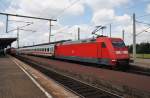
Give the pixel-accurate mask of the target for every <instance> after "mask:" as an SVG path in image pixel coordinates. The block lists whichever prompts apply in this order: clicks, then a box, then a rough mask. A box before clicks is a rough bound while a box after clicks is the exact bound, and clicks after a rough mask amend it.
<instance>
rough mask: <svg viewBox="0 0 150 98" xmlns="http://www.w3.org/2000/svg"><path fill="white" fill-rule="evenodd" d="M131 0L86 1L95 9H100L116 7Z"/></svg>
mask: <svg viewBox="0 0 150 98" xmlns="http://www.w3.org/2000/svg"><path fill="white" fill-rule="evenodd" d="M128 2H129V0H115V1H114V0H94V1H93V0H86V3H87V4H88V5H89V6H91V8H92V9H93V10H94V11H97V10H100V9H103V8H105V9H112V8H114V7H118V6H121V5H123V4H127V3H128Z"/></svg>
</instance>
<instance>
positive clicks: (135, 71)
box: [126, 66, 150, 76]
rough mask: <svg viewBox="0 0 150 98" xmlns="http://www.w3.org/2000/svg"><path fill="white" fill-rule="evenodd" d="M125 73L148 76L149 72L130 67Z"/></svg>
mask: <svg viewBox="0 0 150 98" xmlns="http://www.w3.org/2000/svg"><path fill="white" fill-rule="evenodd" d="M126 72H128V73H133V74H139V75H145V76H150V70H149V69H144V68H141V67H136V66H131V67H130V69H129V70H126Z"/></svg>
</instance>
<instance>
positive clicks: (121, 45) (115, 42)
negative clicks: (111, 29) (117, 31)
mask: <svg viewBox="0 0 150 98" xmlns="http://www.w3.org/2000/svg"><path fill="white" fill-rule="evenodd" d="M112 44H113V46H114V47H125V44H124V42H123V41H113V42H112Z"/></svg>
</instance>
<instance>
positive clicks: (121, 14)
mask: <svg viewBox="0 0 150 98" xmlns="http://www.w3.org/2000/svg"><path fill="white" fill-rule="evenodd" d="M0 12H4V13H11V14H19V15H27V16H35V17H44V18H52V19H57V21H56V22H52V25H53V26H52V35H53V36H51V41H58V40H67V39H72V40H77V30H78V28H80V30H81V31H80V37H81V39H86V38H91V37H92V36H93V35H92V34H91V32H92V31H93V30H94V29H95V27H96V26H98V25H102V26H106V27H107V28H106V29H105V30H104V33H103V34H104V35H106V36H109V33H110V32H109V30H110V28H109V26H110V24H111V26H112V37H118V38H122V30H123V29H124V30H125V39H124V41H125V43H126V44H127V45H129V44H132V15H133V13H135V14H136V21H139V22H144V23H147V24H150V18H149V17H150V0H0ZM9 20H10V21H9V28H8V29H9V30H13V29H16V28H17V27H21V26H24V25H27V23H24V22H15V21H14V20H17V21H25V22H33V24H32V25H30V26H26V27H24V28H23V29H25V30H28V31H23V30H19V32H20V35H19V39H20V40H19V42H20V46H24V45H33V44H40V43H46V42H48V39H49V22H48V21H45V20H34V19H25V18H19V17H12V16H11V17H9ZM147 24H142V23H138V22H136V32H137V33H140V32H141V31H143V30H145V29H146V28H148V27H149V25H147ZM5 26H6V17H5V16H3V15H0V37H16V32H17V31H13V32H9V33H7V34H6V33H5ZM9 30H8V31H9ZM33 31H36V32H33ZM148 32H150V29H147V32H143V33H141V34H139V35H137V43H141V42H150V33H148ZM97 33H98V34H102V32H101V31H99V32H97ZM13 46H14V47H15V46H16V43H13Z"/></svg>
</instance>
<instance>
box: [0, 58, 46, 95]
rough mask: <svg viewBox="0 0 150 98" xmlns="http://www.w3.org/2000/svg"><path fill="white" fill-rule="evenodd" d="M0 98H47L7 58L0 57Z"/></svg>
mask: <svg viewBox="0 0 150 98" xmlns="http://www.w3.org/2000/svg"><path fill="white" fill-rule="evenodd" d="M0 98H47V96H46V95H45V93H44V92H42V90H41V89H40V88H39V87H38V86H37V85H36V84H35V83H34V82H33V81H32V79H30V78H29V76H28V75H27V74H26V73H25V72H24V71H23V70H22V69H21V68H19V66H17V64H16V63H15V62H13V60H11V59H10V57H8V56H4V57H0Z"/></svg>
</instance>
